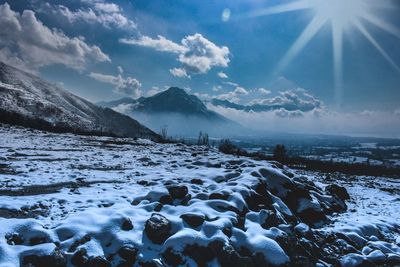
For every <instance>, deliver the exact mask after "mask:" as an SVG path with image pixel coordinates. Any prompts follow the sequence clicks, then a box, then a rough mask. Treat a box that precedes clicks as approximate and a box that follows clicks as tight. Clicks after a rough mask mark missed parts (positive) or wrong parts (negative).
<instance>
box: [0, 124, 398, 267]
mask: <svg viewBox="0 0 400 267" xmlns="http://www.w3.org/2000/svg"><path fill="white" fill-rule="evenodd" d="M0 136H1V138H0V266H1V267H5V266H18V265H21V266H55V267H57V266H229V267H233V266H395V265H396V264H400V237H399V233H400V225H399V222H400V215H399V214H398V213H396V207H397V209H398V207H399V203H400V201H399V198H398V193H399V192H398V182H397V181H395V180H390V181H389V180H388V181H387V182H384V181H385V180H383V179H385V178H382V179H377V180H376V181H374V180H371V179H369V178H368V177H353V178H352V179H349V180H347V179H346V178H345V177H342V178H341V179H334V177H332V176H321V175H319V174H316V173H303V174H300V173H296V172H294V171H292V170H290V169H288V168H286V167H284V166H282V165H281V164H279V163H276V162H266V161H255V160H253V159H249V158H245V157H235V156H231V155H225V154H221V153H220V152H218V151H217V150H216V149H215V148H209V147H203V146H187V145H182V144H157V143H154V142H152V141H148V140H144V139H137V140H135V139H129V138H112V137H94V136H79V135H73V134H53V133H47V132H41V131H37V130H28V129H24V128H17V127H10V126H7V125H3V126H1V127H0ZM359 181H364V182H359ZM356 183H357V184H356ZM341 184H342V185H345V187H346V188H347V189H348V191H347V190H346V189H345V188H344V187H342V186H341ZM382 185H383V186H382ZM383 188H386V190H383ZM396 188H397V189H396ZM389 189H390V190H389ZM348 192H349V193H350V195H348ZM396 195H397V198H396ZM389 205H391V206H392V209H389V208H388V207H389ZM385 207H386V211H383V209H385Z"/></svg>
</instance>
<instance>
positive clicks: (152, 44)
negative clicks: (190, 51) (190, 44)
mask: <svg viewBox="0 0 400 267" xmlns="http://www.w3.org/2000/svg"><path fill="white" fill-rule="evenodd" d="M119 41H120V42H121V43H123V44H130V45H138V46H144V47H149V48H153V49H155V50H157V51H161V52H170V53H176V54H180V53H184V52H185V51H186V49H185V47H183V46H182V45H180V44H177V43H174V42H172V41H170V40H168V39H166V38H165V37H163V36H161V35H158V36H157V39H153V38H151V37H148V36H141V37H139V38H137V39H126V38H122V39H120V40H119Z"/></svg>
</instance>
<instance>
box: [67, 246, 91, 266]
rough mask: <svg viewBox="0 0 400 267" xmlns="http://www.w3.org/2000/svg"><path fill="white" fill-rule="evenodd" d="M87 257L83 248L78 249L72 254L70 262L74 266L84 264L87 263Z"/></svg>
mask: <svg viewBox="0 0 400 267" xmlns="http://www.w3.org/2000/svg"><path fill="white" fill-rule="evenodd" d="M88 259H89V257H88V255H87V251H86V249H84V248H81V249H79V250H78V251H77V252H75V254H74V255H72V257H71V263H72V264H73V265H75V266H78V267H80V266H85V264H86V263H87V261H88Z"/></svg>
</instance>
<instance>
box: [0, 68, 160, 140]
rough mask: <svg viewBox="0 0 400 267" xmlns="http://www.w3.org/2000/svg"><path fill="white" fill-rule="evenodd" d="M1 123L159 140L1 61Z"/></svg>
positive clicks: (109, 111)
mask: <svg viewBox="0 0 400 267" xmlns="http://www.w3.org/2000/svg"><path fill="white" fill-rule="evenodd" d="M0 122H2V123H9V124H16V125H22V126H27V127H32V128H38V129H43V130H50V131H57V132H74V133H80V134H104V135H116V136H124V137H143V138H151V139H159V136H158V135H157V134H155V133H154V132H153V131H151V130H150V129H148V128H146V127H145V126H143V125H141V124H140V123H139V122H137V121H136V120H134V119H132V118H131V117H129V116H126V115H123V114H120V113H118V112H116V111H114V110H112V109H109V108H103V107H98V106H96V105H95V104H93V103H91V102H89V101H87V100H84V99H82V98H80V97H78V96H76V95H74V94H72V93H70V92H68V91H66V90H64V89H62V88H60V87H58V86H56V85H54V84H51V83H49V82H46V81H44V80H43V79H41V78H39V77H37V76H35V75H32V74H29V73H26V72H24V71H21V70H19V69H17V68H14V67H11V66H9V65H7V64H4V63H2V62H0Z"/></svg>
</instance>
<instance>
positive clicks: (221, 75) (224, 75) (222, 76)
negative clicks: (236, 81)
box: [217, 71, 228, 79]
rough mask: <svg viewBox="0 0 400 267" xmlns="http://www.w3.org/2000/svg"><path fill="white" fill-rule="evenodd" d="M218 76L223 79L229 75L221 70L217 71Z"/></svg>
mask: <svg viewBox="0 0 400 267" xmlns="http://www.w3.org/2000/svg"><path fill="white" fill-rule="evenodd" d="M217 75H218V77H220V78H221V79H228V75H226V74H225V73H224V72H222V71H220V72H218V73H217Z"/></svg>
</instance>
